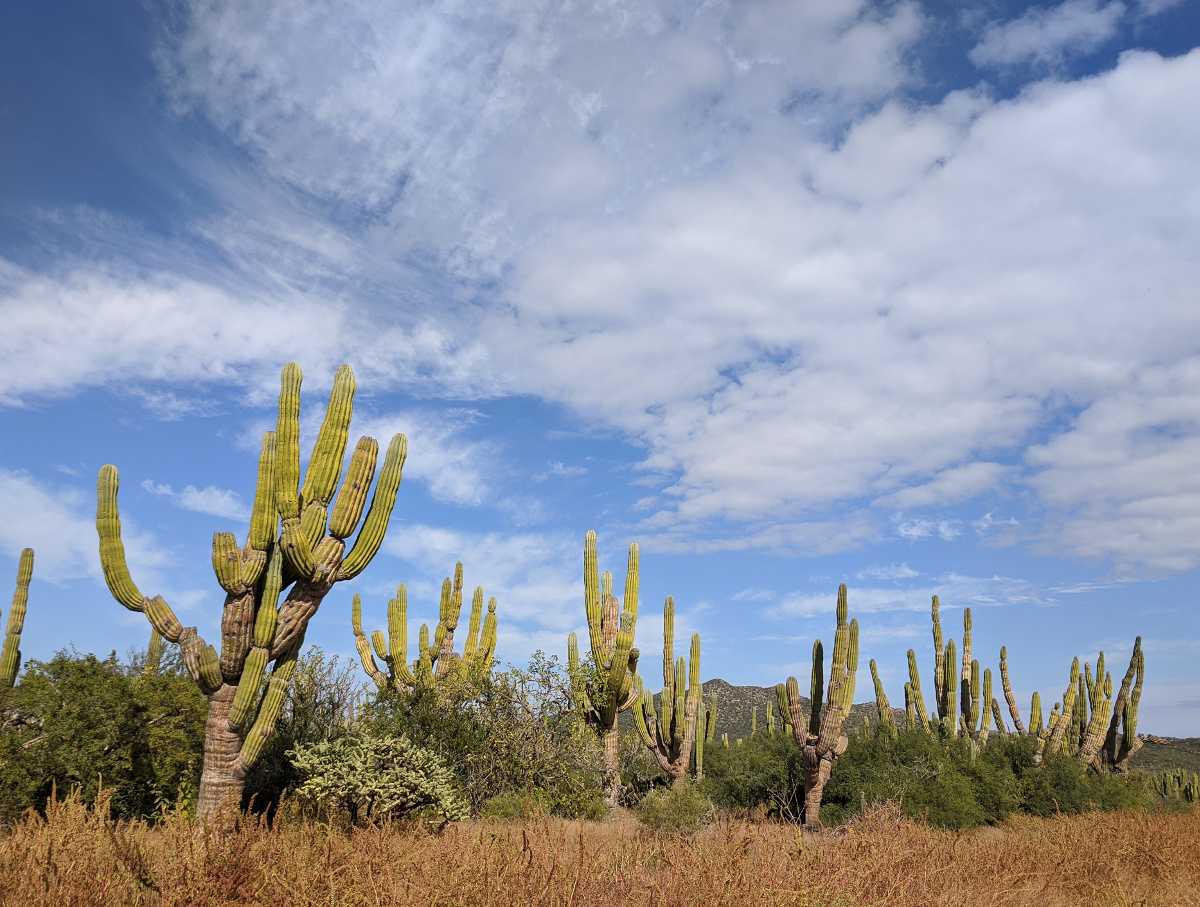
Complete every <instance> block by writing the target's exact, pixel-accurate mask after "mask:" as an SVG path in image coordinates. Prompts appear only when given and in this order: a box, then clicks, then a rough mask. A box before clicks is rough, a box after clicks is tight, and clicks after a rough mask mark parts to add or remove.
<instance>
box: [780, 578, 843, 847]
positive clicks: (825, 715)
mask: <svg viewBox="0 0 1200 907" xmlns="http://www.w3.org/2000/svg"><path fill="white" fill-rule="evenodd" d="M847 613H848V605H847V602H846V584H845V583H842V585H841V586H839V587H838V598H837V631H836V633H835V634H834V641H833V663H832V665H831V666H830V671H829V686H828V689H824V672H825V655H824V648H823V647H822V645H821V640H819V639H818V640H817V641H816V642H815V643H814V644H813V662H812V683H811V685H810V691H811V693H812V696H811V709H810V713H809V720H808V723H807V725H806V724H805V721H804V708H803V703H802V701H801V699H800V684H799V683H798V682H797V681H796V678H795V677H789V678H788V680H787V686H786V687H785V692H786V698H787V713H788V715H789V716H790V717H791V725H792V736H793V738H794V739H795V741H796V745H797V746H799V747H800V750H801V752H802V753H803V756H804V822H805V824H806V825H809V826H815V825H817V824H819V822H820V814H821V798H822V797H823V795H824V793H825V785H826V783H827V782H828V781H829V774H830V772H831V771H832V770H833V763H834V762H835V761H836V760H837V759H838V757H839V756H841V755H842V753H844V752H846V747H847V746H848V745H849V741H848V740H847V738H846V736H845V735H844V734H843V733H842V725H843V724H844V723H845V721H846V717H847V716H848V715H849V714H850V706H851V705H852V704H853V703H854V681H855V671H856V670H857V669H858V621H857V620H853V621H850V622H849V623H847V622H846V617H847ZM822 697H824V698H823V700H822Z"/></svg>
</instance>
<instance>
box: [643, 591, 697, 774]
mask: <svg viewBox="0 0 1200 907" xmlns="http://www.w3.org/2000/svg"><path fill="white" fill-rule="evenodd" d="M674 636H675V599H674V598H672V597H671V596H670V595H668V596H667V600H666V602H665V603H664V604H663V690H662V693H661V695H660V696H659V710H658V714H657V715H656V714H655V708H654V694H653V693H651V692H650V691H649V690H645V689H643V685H642V678H641V677H640V676H637V677H635V678H634V683H635V685H636V686H637V688H638V689H639V690H642V701H641V704H640V707H637V706H635V707H634V709H633V722H634V726H635V727H636V728H637V731H638V735H639V736H640V737H641V738H642V742H643V743H644V744H646V748H647V749H649V750H650V754H651V755H652V756H654V759H655V761H656V762H658V765H659V768H661V769H662V770H663V772H665V773H666V775H667V777H668V778H670V779H671V783H672V785H673V786H676V787H678V786H679V785H681V784H683V783H684V781H685V780H686V778H687V770H688V766H689V764H690V763H691V758H692V749H693V746H694V745H695V744H696V741H697V739H698V738H699V739H703V736H704V735H705V734H707V728H705V727H700V726H699V725H698V724H697V721H698V718H699V716H700V714H701V712H700V706H701V694H702V692H703V691H702V688H701V686H700V634H699V633H693V634H692V649H691V652H690V657H689V659H688V661H687V663H686V664H685V662H684V660H683V656H682V655H680V656H679V659H678V661H676V660H675V658H674V653H675V639H674ZM685 671H686V672H687V674H686V680H687V684H686V687H685V685H684V680H685V675H684V672H685ZM699 720H701V721H703V719H699ZM702 750H703V744H700V746H699V749H698V750H697V752H698V753H700V752H702ZM699 758H700V770H701V771H703V756H700V757H699Z"/></svg>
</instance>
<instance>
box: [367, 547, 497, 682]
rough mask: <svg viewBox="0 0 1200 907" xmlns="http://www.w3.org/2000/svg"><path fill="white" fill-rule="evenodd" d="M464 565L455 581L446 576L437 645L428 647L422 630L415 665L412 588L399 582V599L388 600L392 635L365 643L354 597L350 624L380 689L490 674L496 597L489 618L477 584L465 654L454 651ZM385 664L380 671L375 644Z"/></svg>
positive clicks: (426, 630)
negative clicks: (412, 656) (411, 654)
mask: <svg viewBox="0 0 1200 907" xmlns="http://www.w3.org/2000/svg"><path fill="white" fill-rule="evenodd" d="M462 593H463V565H462V562H461V561H460V562H459V563H458V564H456V565H455V567H454V582H453V583H451V581H450V578H449V577H447V578H446V579H445V580H444V581H443V582H442V597H441V604H440V610H439V614H438V625H437V628H436V630H435V632H434V637H433V644H432V645H430V643H429V627H428V625H425V626H422V627H421V631H420V635H419V636H418V639H420V640H421V644H420V649H419V651H418V653H417V657H416V659H414V660H413V662H412V664H411V665H409V663H408V588H407V587H406V586H405V585H404V584H403V583H401V584H400V585H399V586H398V587H397V589H396V597H395V598H393V599H391V600H390V601H389V602H388V610H387V615H388V635H387V636H386V637H385V636H384V635H383V632H382V631H380V630H376V631H375V632H374V633H373V634H372V635H371V642H370V643H368V642H367V635H366V633H364V632H363V628H362V600H361V599H360V598H359V597H358V596H357V595H355V596H354V599H353V603H352V605H351V611H350V626H351V629H352V630H353V631H354V644H355V646H356V647H357V649H358V656H359V659H360V660H361V661H362V666H363V670H365V671H366V672H367V675H368V676H369V677H370V678H371V679H372V680H373V681H374V682H375V685H376V686H377V687H379V688H380V689H397V688H399V687H408V688H411V687H415V686H419V685H420V686H426V687H431V686H441V685H443V684H444V683H445V682H446V681H447V680H448V679H449V680H459V681H461V680H470V679H480V678H483V677H486V676H487V675H488V674H490V673H491V670H492V663H493V662H494V661H495V653H496V599H495V597H492V598H490V599H489V600H488V607H487V616H486V617H484V611H483V587H482V586H476V587H475V594H474V596H473V597H472V600H471V622H470V624H469V626H468V630H467V640H466V643H465V644H464V645H463V651H462V654H461V655H459V654H458V653H457V652H455V651H454V631H455V630H456V629H458V618H459V614H460V613H461V612H462ZM372 644H373V645H374V647H375V652H376V653H377V654H378V655H379V658H380V659H381V660H382V661H383V663H384V669H385V670H380V668H379V665H378V663H377V662H376V661H375V657H374V655H372V653H371V645H372Z"/></svg>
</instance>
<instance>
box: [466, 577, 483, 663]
mask: <svg viewBox="0 0 1200 907" xmlns="http://www.w3.org/2000/svg"><path fill="white" fill-rule="evenodd" d="M482 624H483V586H476V587H475V594H474V595H473V596H472V597H471V622H470V623H469V624H468V625H467V641H466V642H465V643H464V644H463V661H467V662H470V663H472V664H474V662H475V659H476V657H477V654H478V652H479V630H480V628H481V626H482Z"/></svg>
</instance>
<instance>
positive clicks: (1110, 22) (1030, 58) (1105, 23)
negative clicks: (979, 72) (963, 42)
mask: <svg viewBox="0 0 1200 907" xmlns="http://www.w3.org/2000/svg"><path fill="white" fill-rule="evenodd" d="M1124 15H1125V4H1123V3H1120V2H1117V0H1113V2H1110V3H1106V4H1103V5H1101V3H1100V2H1099V0H1067V2H1066V3H1062V4H1060V5H1058V6H1053V7H1050V8H1049V9H1045V8H1042V7H1037V6H1035V7H1033V8H1031V9H1029V10H1027V11H1026V12H1025V14H1024V15H1023V16H1021V17H1020V18H1018V19H1013V20H1011V21H1009V22H1001V23H995V24H993V25H991V26H989V27H988V29H987V30H986V31H985V32H984V35H983V38H982V39H981V40H980V41H979V43H978V44H976V45H975V47H974V48H972V50H971V52H970V53H969V54H968V55H967V56H968V57H969V58H970V60H971V62H972V63H974V64H975V65H976V66H979V67H981V68H982V67H992V68H999V67H1005V66H1012V65H1014V64H1017V63H1041V64H1047V63H1050V64H1053V63H1057V62H1060V61H1061V60H1062V59H1063V58H1064V57H1065V56H1067V55H1068V54H1079V53H1089V52H1091V51H1094V50H1096V49H1097V48H1098V47H1100V45H1102V44H1103V43H1104V42H1105V41H1107V40H1108V39H1109V38H1111V37H1113V35H1115V34H1116V31H1117V27H1118V24H1119V23H1120V21H1121V18H1122V17H1123V16H1124Z"/></svg>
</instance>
